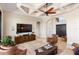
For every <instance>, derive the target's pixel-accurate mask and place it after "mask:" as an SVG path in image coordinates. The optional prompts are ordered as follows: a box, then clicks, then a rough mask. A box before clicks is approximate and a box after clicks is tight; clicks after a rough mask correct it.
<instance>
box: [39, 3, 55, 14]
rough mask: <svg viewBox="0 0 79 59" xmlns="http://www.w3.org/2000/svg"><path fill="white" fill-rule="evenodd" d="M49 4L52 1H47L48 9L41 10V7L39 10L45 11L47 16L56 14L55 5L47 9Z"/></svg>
mask: <svg viewBox="0 0 79 59" xmlns="http://www.w3.org/2000/svg"><path fill="white" fill-rule="evenodd" d="M49 4H50V3H46V4H45V8H46V11H44V10H41V9H39V10H40V11H41V12H44V13H45V14H46V15H47V16H48V15H49V14H56V11H55V10H54V8H53V7H51V8H49V9H47V7H48V6H49Z"/></svg>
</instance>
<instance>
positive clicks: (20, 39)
mask: <svg viewBox="0 0 79 59" xmlns="http://www.w3.org/2000/svg"><path fill="white" fill-rule="evenodd" d="M33 40H36V35H35V34H31V35H29V34H25V35H20V36H16V37H15V44H20V43H24V42H29V41H33Z"/></svg>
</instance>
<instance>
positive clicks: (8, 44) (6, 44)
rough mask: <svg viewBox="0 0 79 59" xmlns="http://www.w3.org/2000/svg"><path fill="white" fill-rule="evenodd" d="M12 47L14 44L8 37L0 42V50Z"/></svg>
mask: <svg viewBox="0 0 79 59" xmlns="http://www.w3.org/2000/svg"><path fill="white" fill-rule="evenodd" d="M12 46H14V42H13V41H12V38H11V37H10V36H6V37H4V38H3V39H2V40H1V48H3V49H9V48H11V47H12Z"/></svg>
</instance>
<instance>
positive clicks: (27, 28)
mask: <svg viewBox="0 0 79 59" xmlns="http://www.w3.org/2000/svg"><path fill="white" fill-rule="evenodd" d="M25 32H32V24H17V33H25Z"/></svg>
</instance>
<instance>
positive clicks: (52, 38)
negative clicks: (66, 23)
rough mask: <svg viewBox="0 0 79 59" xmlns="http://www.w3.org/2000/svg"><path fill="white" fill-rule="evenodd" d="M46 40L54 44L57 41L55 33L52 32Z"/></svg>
mask: <svg viewBox="0 0 79 59" xmlns="http://www.w3.org/2000/svg"><path fill="white" fill-rule="evenodd" d="M47 42H49V44H52V45H55V44H56V43H57V42H58V37H57V35H55V34H53V35H52V37H48V38H47Z"/></svg>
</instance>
